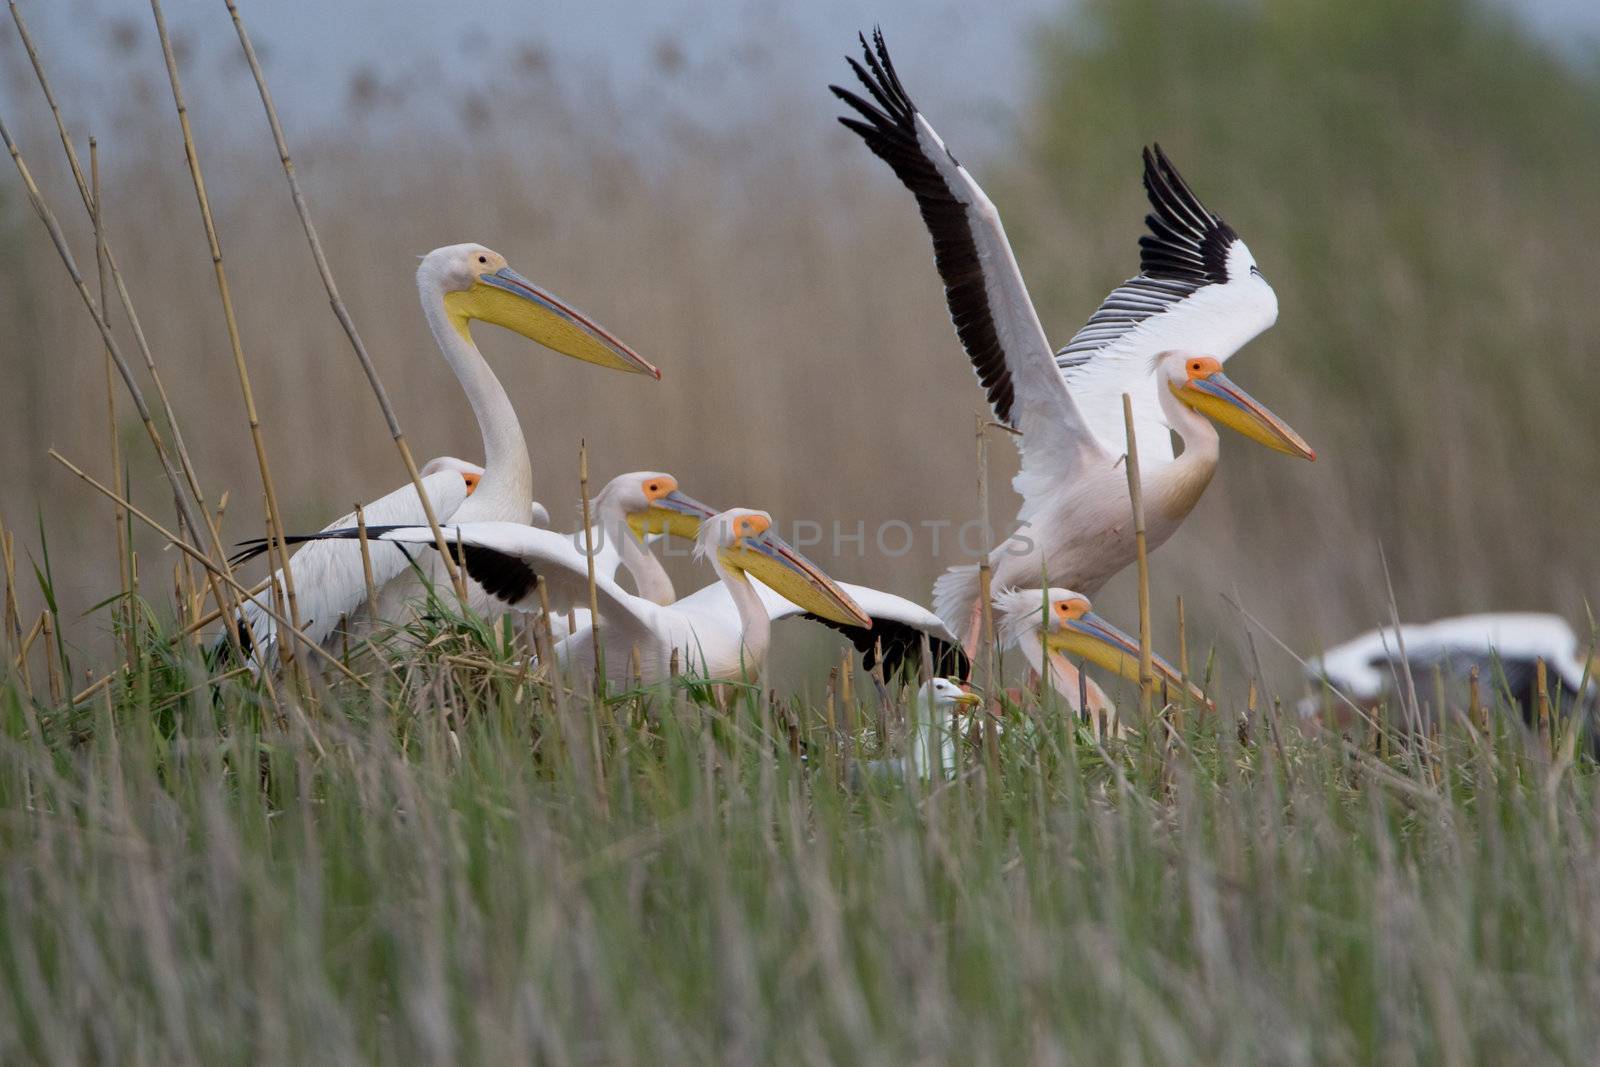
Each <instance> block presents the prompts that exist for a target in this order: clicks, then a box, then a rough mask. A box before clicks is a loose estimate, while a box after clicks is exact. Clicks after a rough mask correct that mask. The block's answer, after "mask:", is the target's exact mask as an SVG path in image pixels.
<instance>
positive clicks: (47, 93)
mask: <svg viewBox="0 0 1600 1067" xmlns="http://www.w3.org/2000/svg"><path fill="white" fill-rule="evenodd" d="M10 6H11V20H12V21H13V22H14V23H16V26H17V35H18V36H19V37H21V38H22V45H23V48H25V49H26V50H27V53H28V61H29V63H30V64H32V66H33V73H34V77H35V79H36V80H37V81H38V83H39V89H40V91H41V92H43V93H44V98H45V103H46V104H48V105H49V107H50V114H51V116H52V117H53V118H54V119H55V124H56V134H57V135H58V136H59V137H60V139H61V147H62V150H63V151H64V152H65V153H66V157H67V165H68V166H69V167H70V168H71V170H72V177H73V180H74V181H75V182H76V183H77V186H78V197H79V199H80V200H82V201H83V208H84V211H85V212H87V213H88V215H89V220H90V222H91V223H92V224H93V225H94V226H95V228H96V230H97V231H98V233H97V237H96V242H97V245H102V244H103V246H104V249H105V259H106V265H107V266H108V267H109V268H110V270H111V279H112V283H113V284H114V285H115V286H116V289H117V296H118V298H119V300H120V302H121V304H122V310H123V313H124V314H126V315H127V316H128V326H129V328H130V329H131V330H132V331H133V338H134V342H135V344H136V345H137V347H138V349H139V353H140V355H141V356H142V357H143V358H144V363H145V368H146V369H147V370H148V371H149V372H150V379H151V381H152V383H153V384H154V385H155V387H156V396H157V398H158V399H159V400H160V401H161V409H162V414H163V415H165V416H166V419H167V426H168V428H169V429H171V431H172V444H173V449H174V451H175V452H176V453H177V456H178V462H179V464H180V466H181V467H182V469H183V473H184V476H185V478H186V479H187V480H188V483H189V488H190V491H191V492H193V493H194V498H195V501H196V503H198V504H199V505H200V506H201V507H202V508H204V507H205V498H204V496H203V495H202V494H201V492H200V481H199V478H198V476H197V475H196V474H195V469H194V464H193V463H192V462H191V461H190V459H189V449H188V446H187V445H185V444H184V440H183V431H182V430H181V429H180V427H179V425H178V416H177V413H176V412H175V411H173V409H172V402H171V400H169V399H168V398H167V389H166V386H165V384H163V382H162V380H161V374H160V372H159V371H158V370H157V368H156V362H155V357H154V356H153V355H152V354H151V351H150V344H149V342H148V341H147V340H146V338H145V335H144V327H143V326H142V325H141V324H140V322H139V316H138V314H137V313H136V312H135V311H134V308H133V298H132V297H131V296H129V294H128V286H127V283H126V282H125V281H124V280H123V278H122V271H121V270H120V269H118V267H117V258H116V255H115V253H113V252H112V249H111V243H110V239H109V238H107V237H106V228H105V219H104V214H103V212H102V210H101V201H100V193H99V190H98V189H96V188H91V187H90V186H89V185H87V184H85V182H84V178H83V167H82V166H81V165H80V163H79V162H78V150H77V149H76V148H75V147H74V146H73V143H72V137H71V136H70V135H69V134H68V133H67V127H66V122H65V121H64V120H63V119H62V117H61V109H60V108H59V107H58V106H57V105H56V97H55V92H54V91H53V90H52V89H51V88H50V79H49V78H48V77H46V75H45V71H44V64H43V63H42V62H41V61H40V59H39V52H38V49H37V48H35V47H34V44H33V37H32V35H31V34H29V33H28V26H27V23H25V22H24V21H23V19H22V12H21V10H20V9H19V8H18V7H17V3H16V0H11V5H10ZM90 145H91V148H92V147H93V139H91V141H90ZM91 162H92V160H91ZM90 169H91V171H92V170H93V169H94V168H93V167H92V166H91V168H90ZM101 292H102V295H101V301H102V304H101V306H102V309H103V308H104V286H103V285H102V287H101ZM107 321H108V322H109V321H110V316H109V315H107ZM221 551H222V552H223V555H226V554H227V553H226V551H225V550H221Z"/></svg>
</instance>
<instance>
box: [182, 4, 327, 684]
mask: <svg viewBox="0 0 1600 1067" xmlns="http://www.w3.org/2000/svg"><path fill="white" fill-rule="evenodd" d="M150 13H151V14H152V15H153V16H154V17H155V24H156V36H157V37H159V38H160V40H161V54H162V57H163V58H164V59H165V60H166V65H167V80H168V81H169V82H170V83H171V85H172V102H173V106H174V107H176V108H177V112H178V128H179V130H180V131H181V132H182V134H183V152H184V156H185V158H186V159H187V160H188V164H189V177H190V179H191V180H192V181H193V183H194V193H195V199H196V201H197V202H198V204H199V208H200V221H201V223H202V224H203V225H204V227H205V232H206V246H207V250H208V251H209V252H210V254H211V266H212V269H213V271H214V272H215V274H216V278H217V296H218V298H219V299H220V300H221V302H222V320H223V324H224V325H225V326H226V327H227V331H228V347H229V349H230V350H231V351H232V354H233V365H234V370H235V372H236V373H237V374H238V377H239V390H240V392H241V393H242V394H243V397H244V409H245V419H246V421H247V422H248V423H249V426H250V443H251V444H252V445H253V446H254V448H255V452H256V465H257V467H258V468H259V470H260V474H261V489H262V492H263V493H265V495H266V504H267V508H266V510H267V527H268V541H267V554H268V558H269V559H276V561H277V563H276V566H277V567H278V569H279V570H281V571H282V573H283V589H284V594H285V595H286V596H287V598H288V601H289V604H288V608H289V610H288V611H287V612H286V614H287V616H288V618H289V620H290V622H291V625H292V626H293V627H294V628H295V629H299V628H300V613H299V609H298V607H297V606H296V603H295V590H294V571H293V570H292V569H290V567H289V554H288V548H287V546H286V545H285V543H284V540H283V537H284V533H285V530H284V525H283V514H282V512H281V511H279V509H278V493H277V490H276V489H275V488H274V487H273V484H272V469H271V466H270V465H269V463H268V462H267V446H266V442H265V441H264V440H263V438H262V435H261V418H260V415H259V413H258V412H257V411H256V400H255V393H254V392H253V391H252V390H251V388H250V372H249V369H248V368H247V367H246V365H245V357H244V342H243V339H242V338H241V337H240V335H239V321H238V318H237V317H236V316H235V315H234V311H233V293H232V291H231V290H230V289H229V287H228V272H227V269H226V268H225V267H224V266H223V262H222V244H221V242H220V241H219V240H218V238H217V226H216V221H215V220H214V219H213V218H212V216H211V198H210V197H209V196H208V195H207V194H206V181H205V175H204V174H203V173H202V172H201V169H200V152H199V149H198V148H197V146H196V145H195V140H194V130H193V128H192V127H191V126H190V123H189V107H188V105H187V104H186V103H185V102H184V98H183V85H182V83H181V82H180V80H179V78H178V58H177V56H176V55H175V54H174V53H173V51H172V39H171V37H170V36H168V34H167V20H166V17H165V16H164V15H163V14H162V12H161V0H150ZM193 532H194V533H195V535H196V536H198V535H199V528H196V529H195V530H194V531H193ZM280 647H283V646H280ZM288 648H289V649H290V650H291V655H292V657H293V659H294V663H295V669H296V671H297V672H298V671H302V670H303V666H304V665H303V663H302V659H303V657H302V656H301V655H300V652H299V649H298V648H297V647H296V646H295V645H294V644H293V643H292V642H291V643H290V644H289V645H288Z"/></svg>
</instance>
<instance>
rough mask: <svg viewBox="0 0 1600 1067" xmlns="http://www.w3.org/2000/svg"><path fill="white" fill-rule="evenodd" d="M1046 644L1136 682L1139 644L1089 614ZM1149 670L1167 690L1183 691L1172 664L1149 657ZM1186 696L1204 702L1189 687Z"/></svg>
mask: <svg viewBox="0 0 1600 1067" xmlns="http://www.w3.org/2000/svg"><path fill="white" fill-rule="evenodd" d="M1046 641H1047V643H1048V644H1049V645H1050V647H1052V648H1054V649H1056V650H1057V651H1060V652H1065V653H1066V654H1067V655H1069V656H1077V657H1079V658H1081V659H1085V660H1088V661H1089V662H1090V663H1093V664H1095V665H1096V666H1099V667H1104V668H1105V669H1106V670H1108V671H1111V672H1112V673H1114V674H1117V675H1120V676H1121V677H1123V678H1126V679H1127V680H1128V681H1130V682H1134V683H1137V682H1138V681H1139V642H1138V640H1137V639H1135V638H1133V637H1130V636H1129V635H1128V634H1126V633H1123V632H1122V631H1121V630H1119V629H1117V628H1116V627H1115V626H1113V625H1111V624H1110V623H1109V622H1107V621H1106V620H1105V619H1103V618H1101V617H1100V616H1099V615H1096V614H1095V613H1094V612H1092V611H1091V612H1088V613H1087V614H1084V615H1081V616H1079V617H1078V618H1076V619H1071V620H1069V621H1067V622H1065V623H1063V624H1062V627H1061V629H1060V630H1058V631H1055V632H1053V633H1051V634H1050V636H1049V637H1048V638H1047V639H1046ZM1150 669H1151V673H1152V674H1153V675H1154V677H1155V678H1156V679H1157V680H1164V681H1165V682H1166V683H1167V686H1168V688H1170V689H1176V690H1178V691H1180V692H1181V691H1182V689H1183V676H1182V675H1180V674H1179V673H1178V672H1177V670H1176V669H1175V668H1174V667H1173V666H1172V664H1170V663H1168V662H1167V661H1166V660H1164V659H1162V658H1161V657H1160V656H1154V655H1152V656H1151V657H1150ZM1189 692H1190V695H1191V696H1192V697H1193V698H1194V699H1195V700H1196V701H1200V702H1204V701H1205V696H1204V694H1202V693H1201V692H1200V690H1199V689H1198V688H1196V687H1194V686H1190V687H1189Z"/></svg>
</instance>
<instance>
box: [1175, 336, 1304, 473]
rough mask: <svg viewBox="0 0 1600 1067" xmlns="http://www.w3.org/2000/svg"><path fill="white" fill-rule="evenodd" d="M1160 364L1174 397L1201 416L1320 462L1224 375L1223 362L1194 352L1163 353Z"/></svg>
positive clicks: (1255, 401) (1278, 419) (1281, 422)
mask: <svg viewBox="0 0 1600 1067" xmlns="http://www.w3.org/2000/svg"><path fill="white" fill-rule="evenodd" d="M1158 363H1159V367H1160V371H1161V373H1163V374H1165V375H1166V379H1167V388H1168V389H1171V390H1172V395H1173V396H1176V397H1177V398H1178V399H1179V400H1180V401H1182V402H1183V403H1184V404H1186V405H1188V406H1189V407H1191V408H1193V409H1194V410H1196V411H1198V412H1199V413H1200V414H1202V415H1204V416H1206V417H1207V418H1209V419H1211V420H1213V421H1215V422H1220V423H1221V424H1222V425H1224V426H1226V427H1228V428H1229V429H1231V430H1236V431H1238V432H1239V433H1242V434H1244V435H1245V436H1246V437H1248V438H1250V439H1251V440H1252V441H1258V442H1260V443H1261V444H1264V445H1266V446H1267V447H1268V448H1270V449H1273V450H1274V451H1276V452H1284V453H1287V454H1288V455H1291V456H1299V457H1300V458H1301V459H1316V458H1317V454H1316V453H1315V452H1313V451H1312V450H1311V446H1310V445H1308V444H1306V443H1305V441H1304V440H1303V439H1301V437H1300V435H1299V434H1297V433H1295V432H1294V431H1293V430H1292V429H1290V428H1289V424H1288V423H1286V422H1284V421H1283V420H1282V419H1280V418H1278V416H1276V415H1274V414H1273V413H1272V412H1270V411H1268V410H1267V408H1266V407H1265V406H1264V405H1263V404H1261V402H1260V401H1258V400H1256V399H1255V398H1254V397H1252V396H1251V395H1250V394H1249V393H1247V392H1245V391H1244V390H1243V389H1240V388H1239V387H1238V386H1237V385H1235V384H1233V381H1232V380H1231V379H1230V378H1229V377H1228V376H1227V375H1226V374H1224V373H1222V361H1221V360H1219V359H1216V358H1215V357H1213V356H1202V355H1196V354H1194V353H1192V352H1163V353H1162V354H1161V356H1160V357H1158Z"/></svg>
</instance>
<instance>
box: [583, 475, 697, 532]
mask: <svg viewBox="0 0 1600 1067" xmlns="http://www.w3.org/2000/svg"><path fill="white" fill-rule="evenodd" d="M595 504H596V506H597V507H598V508H599V509H600V511H601V513H602V514H607V513H609V514H611V515H621V516H622V517H624V518H625V519H626V520H627V523H628V526H629V528H630V529H632V530H633V532H634V536H636V537H638V538H639V539H640V540H641V541H642V540H644V539H645V537H647V536H649V535H651V534H673V535H675V536H677V537H682V538H684V539H685V540H688V541H693V540H694V539H695V538H696V537H697V536H698V535H699V533H700V526H701V524H702V523H704V522H705V520H707V519H709V518H711V516H713V515H715V514H716V511H715V510H713V509H712V508H709V507H707V506H706V505H704V504H702V503H700V501H698V500H696V499H695V498H694V497H692V496H689V495H688V494H687V493H683V492H680V491H679V490H678V479H676V478H674V477H673V476H672V475H670V474H665V473H663V472H661V471H633V472H632V473H630V474H619V475H617V476H616V477H615V478H613V479H611V480H610V481H609V482H607V483H606V486H605V488H604V489H602V490H600V495H599V496H597V497H595Z"/></svg>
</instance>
